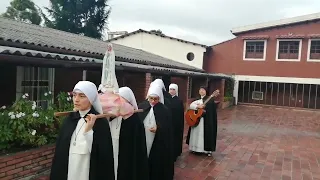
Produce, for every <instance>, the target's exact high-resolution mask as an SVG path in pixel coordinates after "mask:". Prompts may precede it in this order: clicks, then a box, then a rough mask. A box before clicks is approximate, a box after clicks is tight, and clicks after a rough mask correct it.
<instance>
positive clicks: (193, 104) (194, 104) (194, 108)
mask: <svg viewBox="0 0 320 180" xmlns="http://www.w3.org/2000/svg"><path fill="white" fill-rule="evenodd" d="M197 106H198V105H197V104H196V103H191V104H190V109H193V110H197Z"/></svg>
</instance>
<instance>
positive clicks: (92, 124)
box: [85, 114, 97, 132]
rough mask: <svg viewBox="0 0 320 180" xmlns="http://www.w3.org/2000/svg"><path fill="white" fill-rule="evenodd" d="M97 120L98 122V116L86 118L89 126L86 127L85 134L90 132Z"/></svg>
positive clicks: (91, 115) (89, 115)
mask: <svg viewBox="0 0 320 180" xmlns="http://www.w3.org/2000/svg"><path fill="white" fill-rule="evenodd" d="M96 120H97V116H96V115H94V114H88V116H87V118H86V121H87V125H86V129H85V132H88V131H90V130H91V129H92V128H93V126H94V123H95V122H96Z"/></svg>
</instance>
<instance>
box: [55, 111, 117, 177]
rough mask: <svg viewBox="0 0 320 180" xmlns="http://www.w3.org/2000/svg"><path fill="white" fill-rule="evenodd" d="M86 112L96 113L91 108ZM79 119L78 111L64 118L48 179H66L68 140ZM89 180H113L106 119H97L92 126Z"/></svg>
mask: <svg viewBox="0 0 320 180" xmlns="http://www.w3.org/2000/svg"><path fill="white" fill-rule="evenodd" d="M88 114H98V113H97V112H96V111H95V110H94V109H93V108H92V109H91V110H90V111H89V112H88ZM79 119H80V114H79V112H73V113H70V115H69V116H68V117H67V118H66V119H65V120H64V122H63V124H62V126H61V129H60V133H59V135H58V138H57V142H56V149H55V154H54V157H53V161H52V167H51V174H50V180H67V178H68V164H69V148H70V140H71V136H72V134H73V132H74V130H75V129H76V127H77V123H78V121H79ZM93 131H94V133H93V142H92V150H91V154H90V172H89V180H102V179H103V180H114V179H115V176H114V163H113V162H114V160H113V148H112V139H111V133H110V127H109V123H108V121H107V119H104V118H102V119H97V120H96V122H95V124H94V126H93Z"/></svg>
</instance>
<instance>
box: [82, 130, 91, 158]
mask: <svg viewBox="0 0 320 180" xmlns="http://www.w3.org/2000/svg"><path fill="white" fill-rule="evenodd" d="M83 135H84V138H85V139H86V141H87V145H88V149H89V152H90V153H91V149H92V142H93V130H92V129H91V130H90V131H88V132H85V133H83Z"/></svg>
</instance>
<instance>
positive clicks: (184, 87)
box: [171, 77, 189, 103]
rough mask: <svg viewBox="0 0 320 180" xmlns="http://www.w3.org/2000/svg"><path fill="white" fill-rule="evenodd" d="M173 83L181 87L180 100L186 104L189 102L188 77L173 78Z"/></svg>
mask: <svg viewBox="0 0 320 180" xmlns="http://www.w3.org/2000/svg"><path fill="white" fill-rule="evenodd" d="M171 83H175V84H177V85H178V86H179V98H180V99H181V100H182V101H183V103H186V102H187V100H188V88H189V87H188V84H189V82H188V77H171Z"/></svg>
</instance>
